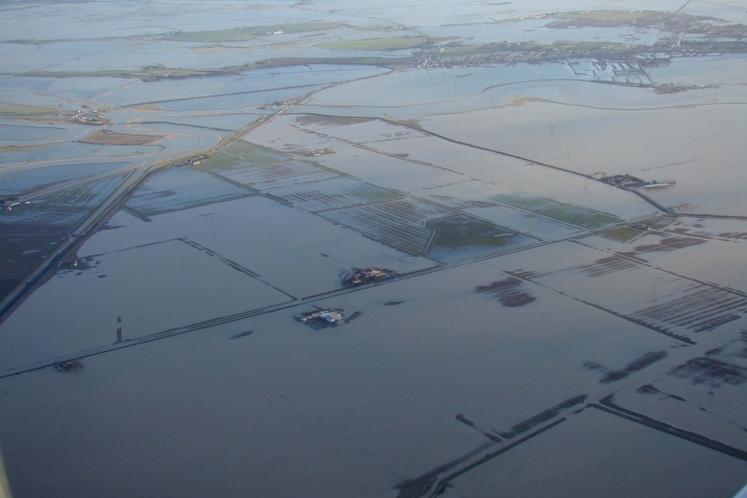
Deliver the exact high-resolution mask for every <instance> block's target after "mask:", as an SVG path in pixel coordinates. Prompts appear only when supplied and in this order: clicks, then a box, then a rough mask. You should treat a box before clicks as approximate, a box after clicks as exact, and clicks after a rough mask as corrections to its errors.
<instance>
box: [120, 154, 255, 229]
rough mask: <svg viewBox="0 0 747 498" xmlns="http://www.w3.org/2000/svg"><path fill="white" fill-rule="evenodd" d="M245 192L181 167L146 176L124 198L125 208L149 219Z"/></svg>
mask: <svg viewBox="0 0 747 498" xmlns="http://www.w3.org/2000/svg"><path fill="white" fill-rule="evenodd" d="M247 195H251V192H249V191H248V190H246V189H243V188H240V187H237V186H235V185H232V184H230V183H228V182H225V181H223V180H220V179H218V178H215V177H214V176H211V175H208V174H205V173H203V172H201V171H198V170H195V169H194V168H191V167H186V166H184V167H178V168H171V169H168V170H166V171H163V172H161V173H157V174H155V175H153V176H152V177H150V178H149V179H148V180H147V181H146V182H145V183H144V184H143V185H142V186H141V187H140V188H138V189H137V190H136V191H135V193H134V194H133V196H132V197H131V198H130V200H129V201H127V208H128V209H130V210H131V211H133V212H134V213H136V214H137V215H139V216H141V217H143V218H150V217H151V216H155V215H159V214H164V213H169V212H171V211H179V210H182V209H189V208H192V207H195V206H203V205H206V204H213V203H215V202H225V201H228V200H232V199H238V198H241V197H246V196H247Z"/></svg>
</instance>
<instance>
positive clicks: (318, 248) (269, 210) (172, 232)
mask: <svg viewBox="0 0 747 498" xmlns="http://www.w3.org/2000/svg"><path fill="white" fill-rule="evenodd" d="M111 223H112V225H114V226H117V227H119V228H117V229H115V230H104V231H101V232H99V233H97V234H96V235H95V236H94V237H93V238H91V239H90V241H89V242H88V243H87V244H86V245H85V246H84V247H83V248H82V249H81V254H84V255H90V254H96V253H102V252H111V251H113V250H116V249H124V248H128V247H132V246H133V245H141V244H148V243H151V242H156V241H160V240H164V239H165V238H169V239H171V238H188V239H189V240H193V241H195V242H197V243H199V244H201V245H202V246H205V247H207V248H209V249H211V250H213V251H215V252H216V253H218V254H220V255H222V256H224V257H226V258H228V259H230V260H231V261H235V262H237V263H239V264H241V265H242V266H243V267H245V268H249V269H251V270H252V271H254V272H256V273H258V274H259V275H261V277H262V278H263V279H265V280H267V281H268V282H270V283H272V284H273V285H276V286H277V287H279V288H281V289H282V290H283V291H285V292H287V293H289V294H291V295H293V296H296V297H304V296H309V295H314V294H318V293H321V292H327V291H331V290H334V289H339V288H340V287H342V285H343V284H342V281H341V277H340V275H341V273H343V272H345V271H347V270H350V269H351V268H352V267H367V266H380V267H384V268H390V269H392V270H394V271H396V272H398V273H408V272H411V271H415V270H421V269H424V268H428V267H432V266H434V263H433V262H432V261H431V260H428V259H425V258H416V257H413V256H410V255H408V254H405V253H403V252H401V251H398V250H396V249H393V248H391V247H387V246H386V245H383V244H381V243H379V242H376V241H374V240H371V239H369V238H366V237H364V236H363V235H361V234H360V233H357V232H356V231H354V230H350V229H348V228H345V227H342V226H338V225H335V224H334V223H330V222H329V221H328V220H325V219H324V218H321V217H320V216H317V215H315V214H312V213H309V212H304V211H302V210H299V209H293V208H291V207H289V206H286V205H283V204H281V203H279V202H276V201H274V200H272V199H270V198H268V197H265V196H261V195H255V196H249V197H245V198H242V199H237V200H233V201H229V202H222V203H219V204H211V205H206V206H200V207H196V208H193V209H187V210H182V211H175V212H172V213H167V214H164V215H161V216H157V217H155V218H153V220H152V221H151V222H150V223H145V222H142V221H140V220H137V219H136V218H134V217H132V216H130V215H128V214H127V213H120V214H118V215H116V216H115V217H114V218H113V219H112V222H111Z"/></svg>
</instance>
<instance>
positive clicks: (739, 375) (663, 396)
mask: <svg viewBox="0 0 747 498" xmlns="http://www.w3.org/2000/svg"><path fill="white" fill-rule="evenodd" d="M742 346H744V343H743V344H742ZM734 360H735V359H734V358H733V357H732V358H730V357H728V356H726V357H725V355H722V351H718V352H716V353H712V352H709V353H708V354H706V355H705V356H700V357H697V358H691V359H689V360H687V361H685V362H684V363H682V364H680V365H678V366H676V367H675V368H673V369H672V370H671V371H670V372H669V373H668V374H667V375H664V376H663V377H660V378H658V379H652V380H651V381H650V382H647V383H645V384H639V385H637V386H635V388H630V389H625V390H623V391H621V392H618V393H616V394H615V397H614V400H613V402H614V404H615V405H618V406H621V407H622V408H625V409H627V410H632V411H634V412H636V413H639V414H642V415H645V416H647V417H651V418H654V419H657V420H661V421H662V422H666V423H668V424H670V425H673V426H676V427H679V428H681V429H684V430H687V431H690V432H692V433H695V434H700V435H702V436H705V437H707V438H709V439H712V440H715V441H719V442H721V443H724V444H726V445H728V446H730V447H733V448H737V449H738V450H740V451H743V452H745V454H747V422H746V421H747V405H745V403H744V397H745V393H746V392H747V368H745V367H744V366H740V365H739V364H737V363H738V362H737V361H734ZM742 363H743V362H742Z"/></svg>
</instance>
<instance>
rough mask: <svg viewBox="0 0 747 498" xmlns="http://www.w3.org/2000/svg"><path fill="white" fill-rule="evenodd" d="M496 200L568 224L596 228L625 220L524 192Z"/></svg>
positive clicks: (499, 196)
mask: <svg viewBox="0 0 747 498" xmlns="http://www.w3.org/2000/svg"><path fill="white" fill-rule="evenodd" d="M494 199H495V201H497V202H499V203H501V204H505V205H507V206H510V207H514V208H518V209H523V210H525V211H529V212H532V213H535V214H538V215H540V216H545V217H547V218H550V219H552V220H557V221H560V222H561V223H566V224H568V225H572V226H577V227H580V228H585V229H588V230H594V229H598V228H602V227H605V226H608V225H614V224H616V223H620V222H622V221H623V220H622V219H621V218H619V217H617V216H615V215H614V214H610V213H604V212H602V211H596V210H594V209H589V208H586V207H583V206H575V205H572V204H564V203H562V202H558V201H555V200H552V199H545V198H542V197H534V196H528V195H522V194H501V195H498V196H496V197H495V198H494Z"/></svg>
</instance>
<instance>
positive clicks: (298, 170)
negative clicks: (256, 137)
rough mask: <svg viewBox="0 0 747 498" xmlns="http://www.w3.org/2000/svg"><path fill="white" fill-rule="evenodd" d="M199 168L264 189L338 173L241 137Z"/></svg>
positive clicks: (324, 178) (317, 179) (323, 178)
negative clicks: (294, 158) (292, 158)
mask: <svg viewBox="0 0 747 498" xmlns="http://www.w3.org/2000/svg"><path fill="white" fill-rule="evenodd" d="M200 168H201V169H205V170H207V171H210V172H213V173H215V174H216V175H219V176H222V177H224V178H227V179H229V180H231V181H232V182H236V183H240V184H242V185H246V186H248V187H251V188H254V189H256V190H263V191H264V190H268V189H272V188H277V187H287V186H291V185H295V184H298V183H306V182H313V181H319V180H326V179H329V178H335V177H337V176H338V175H337V173H335V172H331V171H329V170H327V169H325V168H322V167H320V166H319V165H316V164H314V163H312V162H308V161H296V160H291V158H290V157H288V156H285V155H283V154H280V153H279V152H275V151H272V150H269V149H267V148H265V147H260V146H258V145H254V144H250V143H247V142H245V141H243V140H239V141H237V142H235V143H233V144H231V145H230V146H228V147H226V148H225V149H224V150H222V151H220V152H219V153H218V154H216V155H215V156H212V157H210V158H208V159H207V160H205V162H204V163H203V164H201V165H200Z"/></svg>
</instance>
